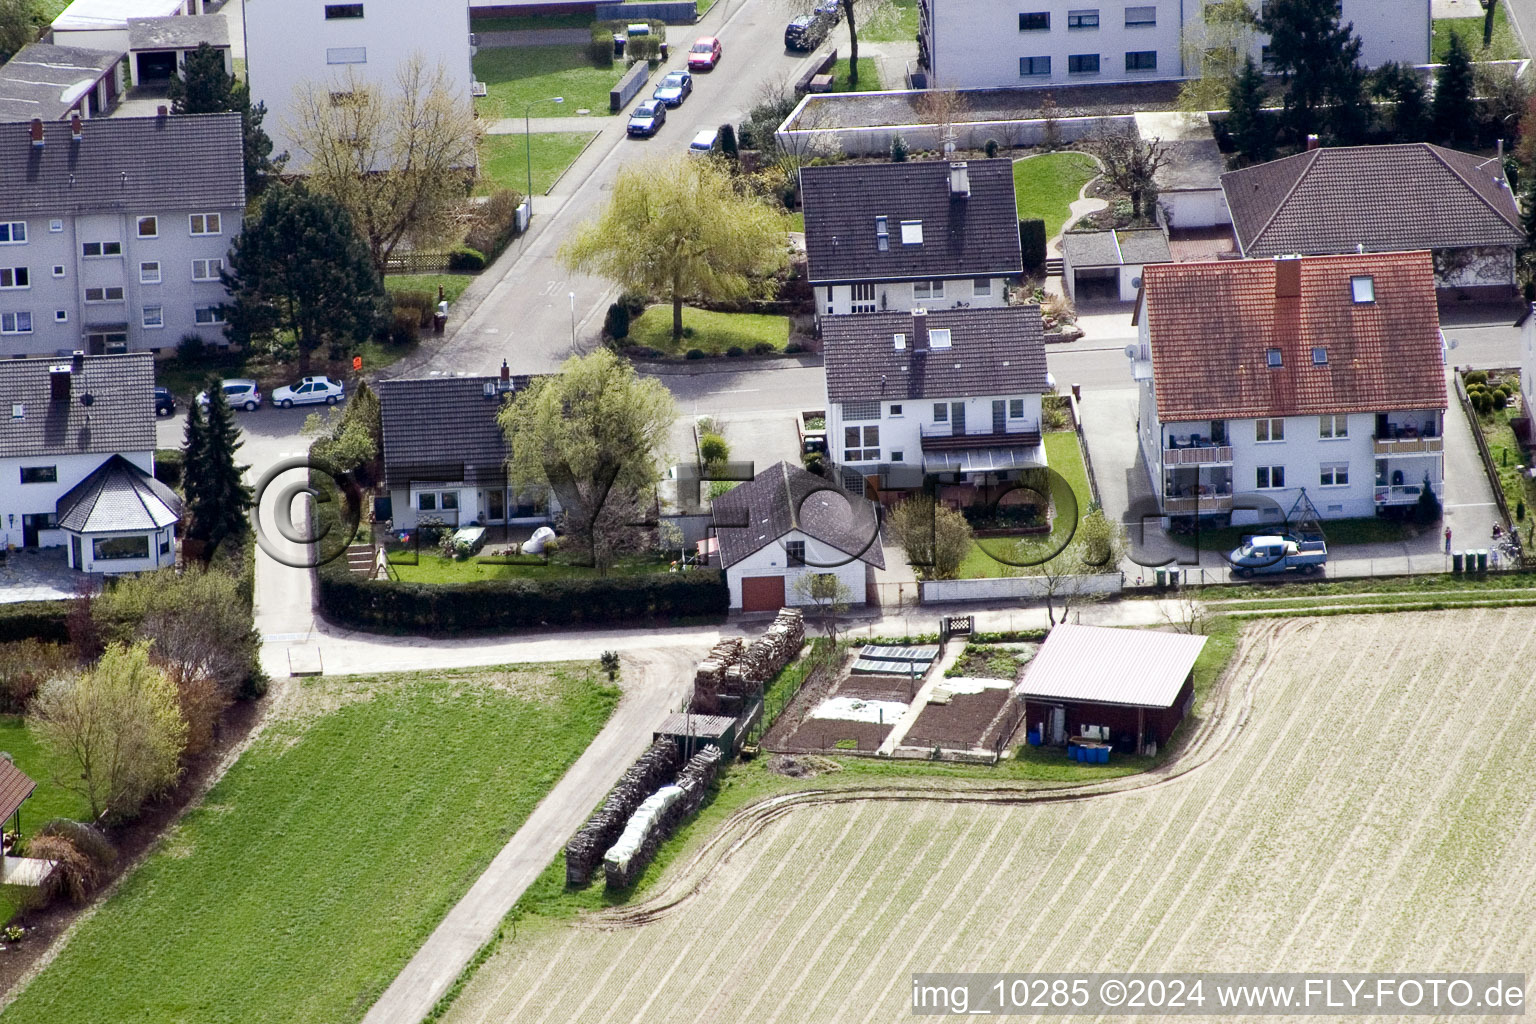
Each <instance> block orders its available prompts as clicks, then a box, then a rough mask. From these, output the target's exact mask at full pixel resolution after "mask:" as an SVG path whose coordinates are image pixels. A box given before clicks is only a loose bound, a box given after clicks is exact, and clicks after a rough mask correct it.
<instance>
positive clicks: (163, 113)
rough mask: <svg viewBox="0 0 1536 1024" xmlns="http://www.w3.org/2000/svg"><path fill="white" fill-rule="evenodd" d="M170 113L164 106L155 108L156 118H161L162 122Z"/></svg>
mask: <svg viewBox="0 0 1536 1024" xmlns="http://www.w3.org/2000/svg"><path fill="white" fill-rule="evenodd" d="M169 113H170V111H169V110H167V109H166V108H165V106H164V105H161V106H158V107H156V108H155V116H156V117H158V118H160V119H161V120H164V119H165V117H166V115H167V114H169Z"/></svg>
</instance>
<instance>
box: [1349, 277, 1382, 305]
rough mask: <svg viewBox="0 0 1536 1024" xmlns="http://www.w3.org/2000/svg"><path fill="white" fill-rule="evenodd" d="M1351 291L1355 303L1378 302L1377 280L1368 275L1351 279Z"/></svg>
mask: <svg viewBox="0 0 1536 1024" xmlns="http://www.w3.org/2000/svg"><path fill="white" fill-rule="evenodd" d="M1349 289H1350V291H1351V292H1352V293H1353V294H1354V297H1355V302H1356V303H1362V302H1375V301H1376V279H1375V278H1374V277H1371V276H1369V275H1366V274H1362V275H1360V276H1359V277H1352V278H1350V279H1349Z"/></svg>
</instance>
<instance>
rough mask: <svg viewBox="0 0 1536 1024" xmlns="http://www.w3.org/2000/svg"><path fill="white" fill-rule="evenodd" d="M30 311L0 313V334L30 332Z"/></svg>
mask: <svg viewBox="0 0 1536 1024" xmlns="http://www.w3.org/2000/svg"><path fill="white" fill-rule="evenodd" d="M31 333H32V314H31V313H0V334H31Z"/></svg>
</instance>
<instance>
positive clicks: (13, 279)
mask: <svg viewBox="0 0 1536 1024" xmlns="http://www.w3.org/2000/svg"><path fill="white" fill-rule="evenodd" d="M30 287H32V274H31V272H30V271H28V270H27V268H26V267H0V288H30Z"/></svg>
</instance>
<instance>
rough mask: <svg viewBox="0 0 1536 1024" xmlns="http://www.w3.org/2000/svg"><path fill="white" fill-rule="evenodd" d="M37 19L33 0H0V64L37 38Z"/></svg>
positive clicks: (38, 26)
mask: <svg viewBox="0 0 1536 1024" xmlns="http://www.w3.org/2000/svg"><path fill="white" fill-rule="evenodd" d="M39 20H40V18H39V15H38V10H37V5H36V3H35V2H34V0H0V64H4V63H5V62H6V61H8V60H10V59H11V56H12V55H13V54H15V53H16V51H17V50H20V49H21V48H22V47H23V46H26V45H27V44H28V43H30V42H34V41H35V40H36V39H37V35H38V31H39V29H40V28H41V26H40V25H39Z"/></svg>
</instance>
